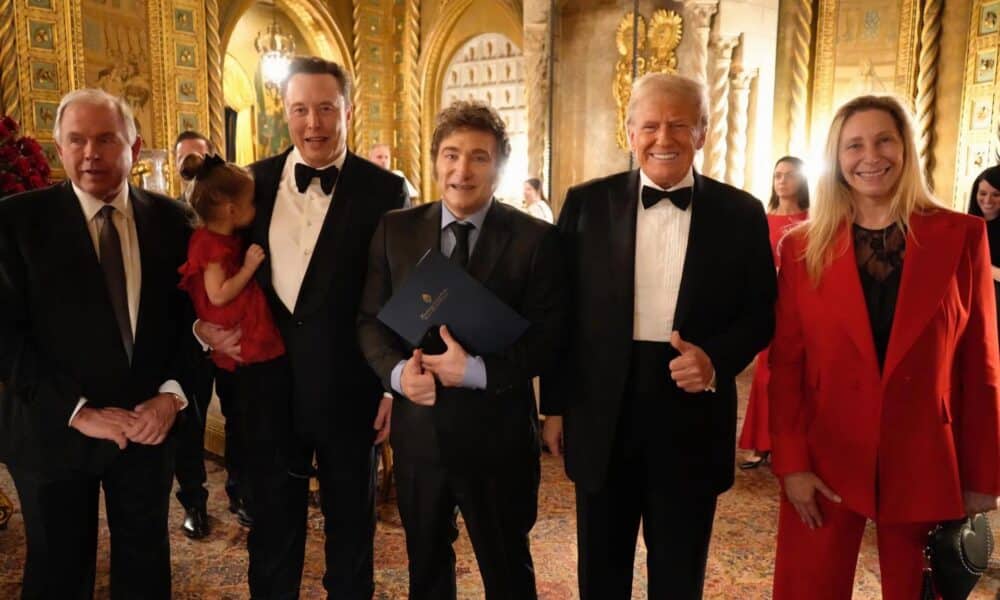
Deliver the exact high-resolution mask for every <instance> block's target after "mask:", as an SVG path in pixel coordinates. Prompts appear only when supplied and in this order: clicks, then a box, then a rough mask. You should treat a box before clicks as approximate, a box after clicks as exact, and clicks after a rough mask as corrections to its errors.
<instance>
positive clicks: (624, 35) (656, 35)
mask: <svg viewBox="0 0 1000 600" xmlns="http://www.w3.org/2000/svg"><path fill="white" fill-rule="evenodd" d="M683 35H684V21H683V19H682V18H681V16H680V15H679V14H677V13H676V12H674V11H672V10H666V9H663V8H661V9H659V10H657V11H655V12H654V13H653V17H652V18H651V19H650V20H649V25H648V27H647V22H646V18H645V17H643V16H642V15H638V16H636V15H635V14H634V13H632V12H627V13H625V14H624V15H623V16H622V20H621V22H619V23H618V30H617V31H616V32H615V45H616V46H617V48H618V62H617V63H616V64H615V79H614V83H613V87H612V90H611V91H612V94H614V97H615V104H616V105H617V107H618V133H617V136H616V137H617V139H618V147H619V148H621V149H622V150H628V135H627V134H626V132H625V113H626V111H627V109H628V101H629V98H630V97H631V95H632V81H633V74H634V76H635V79H638V78H639V77H642V76H643V75H645V74H646V73H676V72H677V46H678V45H680V43H681V38H682V37H683ZM633 44H635V46H636V51H635V52H633V51H632V47H633ZM633 61H634V63H635V64H634V65H633Z"/></svg>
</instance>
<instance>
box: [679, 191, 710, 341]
mask: <svg viewBox="0 0 1000 600" xmlns="http://www.w3.org/2000/svg"><path fill="white" fill-rule="evenodd" d="M691 194H692V200H691V225H690V227H689V228H688V241H687V248H685V249H684V266H683V267H682V269H681V285H680V289H679V290H678V292H677V307H676V308H675V309H674V329H675V330H680V329H681V327H683V326H684V324H685V323H686V322H687V318H688V314H690V312H691V305H692V302H693V300H694V298H695V297H696V296H697V290H698V281H699V278H701V277H704V276H705V274H706V273H707V272H708V271H707V269H705V268H703V266H702V265H703V264H704V261H705V259H706V257H707V256H708V252H707V251H706V250H705V249H704V248H703V246H705V245H706V244H707V243H708V242H709V238H710V237H711V233H712V232H711V231H710V230H709V225H710V224H711V220H710V218H709V216H710V215H711V213H712V205H713V204H714V203H715V202H718V201H719V200H718V198H713V197H712V196H711V195H710V194H708V193H707V192H706V190H705V180H704V179H703V178H702V176H701V174H700V173H698V172H697V171H695V172H694V189H693V190H692V191H691Z"/></svg>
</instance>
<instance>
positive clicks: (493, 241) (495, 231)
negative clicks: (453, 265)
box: [469, 200, 513, 283]
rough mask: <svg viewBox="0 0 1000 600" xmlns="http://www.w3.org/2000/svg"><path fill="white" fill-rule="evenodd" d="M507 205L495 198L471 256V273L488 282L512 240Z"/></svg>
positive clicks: (476, 277) (475, 277)
mask: <svg viewBox="0 0 1000 600" xmlns="http://www.w3.org/2000/svg"><path fill="white" fill-rule="evenodd" d="M508 210H513V209H508V208H507V207H506V206H503V205H501V204H500V202H499V201H498V200H493V206H491V207H490V210H489V211H488V212H487V213H486V218H485V219H483V229H482V231H480V232H479V239H478V240H476V247H475V248H473V250H472V256H470V257H469V274H470V275H472V277H473V278H474V279H476V280H477V281H480V282H482V283H486V282H487V281H488V280H489V278H490V274H491V273H492V272H493V268H494V267H495V266H496V264H497V261H499V260H500V257H502V256H503V253H504V250H505V249H506V248H507V244H508V242H510V223H509V221H508V218H507V217H508V215H507V211H508Z"/></svg>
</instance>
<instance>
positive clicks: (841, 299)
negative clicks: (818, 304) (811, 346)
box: [816, 226, 878, 373]
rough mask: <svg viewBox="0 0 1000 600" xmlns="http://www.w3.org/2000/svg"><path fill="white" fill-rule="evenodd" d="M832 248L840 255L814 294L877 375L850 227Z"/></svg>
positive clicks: (873, 344) (842, 231)
mask: <svg viewBox="0 0 1000 600" xmlns="http://www.w3.org/2000/svg"><path fill="white" fill-rule="evenodd" d="M834 248H835V249H836V250H837V251H841V250H843V252H841V253H840V254H839V255H838V256H836V258H834V259H833V262H832V263H831V264H830V266H829V268H827V270H826V273H824V274H823V278H822V279H821V280H820V284H819V287H818V289H817V290H816V292H817V294H818V295H819V296H820V298H822V299H823V304H824V305H825V306H826V307H827V308H828V309H829V310H830V311H831V312H833V313H835V314H836V315H837V316H838V318H839V319H840V320H841V321H842V322H843V324H844V331H846V332H847V334H848V336H849V337H850V338H851V341H852V342H853V343H854V345H855V346H856V347H857V349H858V352H859V353H860V354H861V357H862V358H863V359H864V362H865V364H866V365H868V367H870V368H872V369H874V370H875V372H876V373H877V372H878V357H877V356H876V355H875V341H874V339H873V338H872V327H871V322H870V321H869V319H868V307H867V306H866V305H865V296H864V291H862V289H861V278H860V277H859V276H858V265H857V260H856V259H855V257H854V245H853V244H852V242H851V229H850V227H848V226H844V227H842V228H841V230H840V232H839V233H838V234H837V240H836V242H835V244H834Z"/></svg>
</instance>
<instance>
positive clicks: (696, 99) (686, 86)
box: [625, 73, 708, 131]
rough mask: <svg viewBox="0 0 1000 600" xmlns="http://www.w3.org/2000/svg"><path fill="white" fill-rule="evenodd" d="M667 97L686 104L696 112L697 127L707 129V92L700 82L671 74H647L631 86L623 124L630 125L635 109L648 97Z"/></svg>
mask: <svg viewBox="0 0 1000 600" xmlns="http://www.w3.org/2000/svg"><path fill="white" fill-rule="evenodd" d="M657 95H662V96H668V97H671V98H678V99H681V100H683V101H685V102H688V103H689V104H690V105H691V107H693V108H694V109H695V110H696V111H697V112H698V123H697V126H698V127H699V128H701V129H702V130H703V131H704V130H705V129H707V128H708V91H707V89H706V88H705V84H703V83H701V82H700V81H696V80H694V79H691V78H690V77H684V76H682V75H675V74H673V73H647V74H645V75H643V76H642V77H640V78H639V79H636V80H635V83H633V84H632V95H631V97H629V101H628V107H627V109H626V113H625V115H626V118H625V123H626V124H627V125H631V124H632V117H633V116H634V115H635V108H636V106H638V105H639V103H640V102H642V101H643V100H645V99H647V98H649V97H650V96H657Z"/></svg>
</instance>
